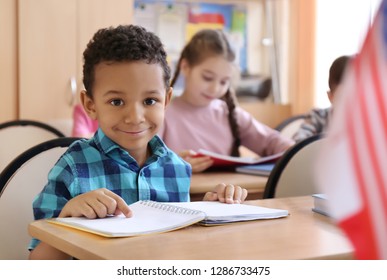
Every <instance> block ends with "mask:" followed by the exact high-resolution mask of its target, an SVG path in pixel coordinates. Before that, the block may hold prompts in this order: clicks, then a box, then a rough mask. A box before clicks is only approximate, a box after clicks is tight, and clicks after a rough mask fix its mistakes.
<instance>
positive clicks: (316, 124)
mask: <svg viewBox="0 0 387 280" xmlns="http://www.w3.org/2000/svg"><path fill="white" fill-rule="evenodd" d="M328 115H329V111H328V110H325V109H313V110H312V111H310V113H309V114H308V115H307V116H306V118H305V120H304V123H302V124H301V126H300V128H299V130H298V131H297V132H296V133H295V134H294V135H293V137H292V138H293V140H294V141H295V142H297V143H298V142H300V141H302V140H304V139H306V138H308V137H311V136H313V135H316V134H318V133H321V132H323V131H324V129H325V127H326V125H327V119H328Z"/></svg>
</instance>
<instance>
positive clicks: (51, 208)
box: [30, 129, 191, 249]
mask: <svg viewBox="0 0 387 280" xmlns="http://www.w3.org/2000/svg"><path fill="white" fill-rule="evenodd" d="M149 146H150V148H151V151H152V155H151V156H150V157H149V158H148V159H147V161H146V162H145V164H144V166H143V167H139V166H138V164H137V162H136V161H135V159H134V158H133V157H131V156H130V154H129V153H128V152H127V151H125V150H123V149H122V148H121V147H120V146H118V145H117V144H116V143H114V142H113V141H112V140H110V138H108V137H107V136H106V135H105V134H104V133H103V132H102V130H100V129H99V130H98V131H97V132H96V134H95V135H94V137H93V138H91V139H89V140H86V139H82V140H79V141H76V142H74V143H73V144H72V145H71V146H70V147H69V148H68V150H67V151H66V152H65V153H64V154H63V155H62V157H61V158H60V159H59V161H58V162H57V163H56V164H55V166H54V167H53V168H52V169H51V171H50V173H49V175H48V183H47V185H46V186H45V187H44V189H43V191H42V192H41V193H40V194H38V195H37V197H36V198H35V200H34V202H33V210H34V217H35V219H36V220H38V219H44V218H51V217H57V216H59V213H60V212H61V210H62V208H63V207H64V205H65V204H66V203H67V202H68V201H69V200H70V199H72V198H73V197H75V196H77V195H79V194H82V193H86V192H89V191H92V190H96V189H99V188H106V189H109V190H111V191H112V192H114V193H116V194H117V195H119V196H120V197H122V198H123V199H124V200H125V201H126V203H127V204H131V203H134V202H136V201H138V200H154V201H161V202H186V201H189V186H190V178H191V166H190V165H189V164H188V163H186V162H185V161H183V160H182V159H181V158H180V157H178V156H177V155H176V154H175V153H174V152H172V151H171V150H170V149H168V148H167V147H166V146H165V144H164V143H163V141H162V140H161V139H160V138H159V137H158V136H155V137H153V138H152V139H151V141H150V142H149ZM38 242H39V241H38V240H36V239H33V240H32V241H31V244H30V249H33V248H35V247H36V245H37V244H38Z"/></svg>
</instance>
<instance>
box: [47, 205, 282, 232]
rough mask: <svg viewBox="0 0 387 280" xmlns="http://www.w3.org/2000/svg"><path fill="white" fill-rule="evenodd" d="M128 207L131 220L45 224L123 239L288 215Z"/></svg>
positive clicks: (247, 208)
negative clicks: (185, 228)
mask: <svg viewBox="0 0 387 280" xmlns="http://www.w3.org/2000/svg"><path fill="white" fill-rule="evenodd" d="M129 207H130V209H131V210H132V212H133V217H131V218H125V217H124V216H122V215H120V216H114V217H107V218H102V219H87V218H83V217H80V218H76V217H71V218H54V219H49V220H48V221H49V222H52V223H56V224H61V225H64V226H68V227H73V228H76V229H79V230H83V231H87V232H91V233H94V234H98V235H102V236H106V237H124V236H137V235H143V234H150V233H160V232H167V231H172V230H176V229H179V228H183V227H186V226H189V225H192V224H195V223H198V222H199V223H202V224H208V225H214V224H224V223H230V222H240V221H251V220H258V219H274V218H281V217H285V216H287V215H288V211H287V210H281V209H273V208H265V207H259V206H253V205H247V204H225V203H220V202H208V201H198V202H181V203H161V202H154V201H138V202H136V203H133V204H131V205H129Z"/></svg>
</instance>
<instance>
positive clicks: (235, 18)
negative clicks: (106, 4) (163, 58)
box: [134, 0, 247, 72]
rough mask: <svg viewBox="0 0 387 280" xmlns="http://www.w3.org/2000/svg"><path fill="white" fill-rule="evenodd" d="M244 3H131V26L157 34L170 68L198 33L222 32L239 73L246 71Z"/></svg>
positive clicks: (149, 0)
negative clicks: (132, 21) (166, 54)
mask: <svg viewBox="0 0 387 280" xmlns="http://www.w3.org/2000/svg"><path fill="white" fill-rule="evenodd" d="M246 15H247V12H246V6H245V5H244V4H218V3H208V2H206V3H200V2H192V1H187V2H184V1H155V0H135V1H134V23H135V24H137V25H141V26H143V27H145V28H146V29H148V30H149V31H151V32H154V33H155V34H157V35H158V36H159V37H160V39H161V41H162V42H163V44H164V47H165V49H166V51H167V53H168V60H169V63H170V65H171V68H172V69H173V68H174V66H175V64H176V62H177V60H178V58H179V56H180V52H181V51H182V49H183V47H184V45H185V44H186V42H188V41H189V40H190V38H191V37H192V36H193V35H194V34H195V33H196V32H197V31H199V30H201V29H205V28H212V29H222V30H223V31H224V32H225V34H226V35H227V37H228V39H229V41H230V44H231V47H232V48H233V50H234V52H235V54H236V63H237V65H239V68H240V71H241V72H246V71H247V36H246V33H247V28H246Z"/></svg>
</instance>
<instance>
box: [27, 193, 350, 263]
mask: <svg viewBox="0 0 387 280" xmlns="http://www.w3.org/2000/svg"><path fill="white" fill-rule="evenodd" d="M248 203H249V204H256V205H261V206H266V207H272V208H282V209H288V210H289V213H290V215H289V216H288V217H286V218H281V219H272V220H259V221H251V222H243V223H234V224H228V225H223V226H212V227H203V226H199V225H193V226H190V227H187V228H183V229H179V230H176V231H173V232H168V233H160V234H152V235H146V236H138V237H128V238H110V239H109V238H104V237H100V236H97V235H94V234H91V233H87V232H82V231H78V230H75V229H70V228H67V227H64V226H59V225H55V224H51V223H48V222H47V221H45V220H40V221H35V222H32V223H31V224H30V225H29V232H30V234H31V235H32V236H34V237H36V238H38V239H40V240H42V241H44V242H46V243H48V244H50V245H52V246H54V247H56V248H58V249H60V250H62V251H64V252H66V253H68V254H70V255H72V256H74V257H76V258H78V259H137V260H139V259H150V260H158V259H167V260H173V259H176V260H177V259H183V260H194V259H204V260H205V259H216V260H222V259H229V260H230V259H231V260H232V259H242V260H243V259H281V260H286V259H349V258H352V251H353V250H352V247H351V245H350V244H349V242H348V241H347V239H346V238H345V237H344V236H343V235H342V233H341V231H340V230H339V229H338V228H337V227H336V226H335V225H333V224H332V223H331V221H330V220H329V219H328V218H327V217H324V216H322V215H320V214H317V213H314V212H313V211H312V210H311V207H312V205H313V200H312V198H311V197H309V196H308V197H294V198H280V199H265V200H255V201H249V202H248Z"/></svg>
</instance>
